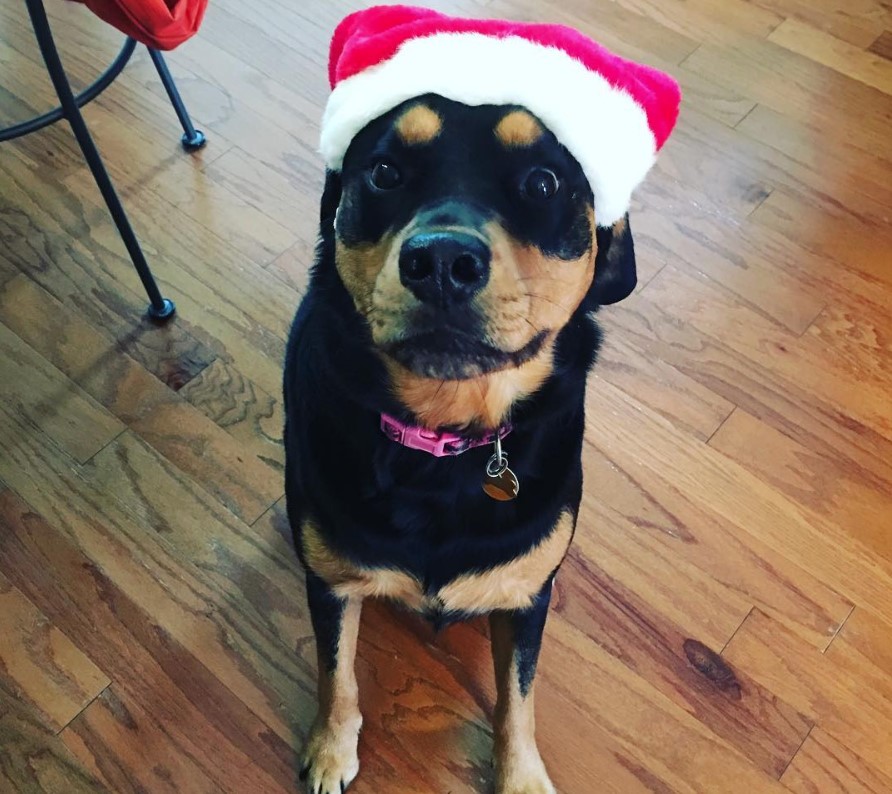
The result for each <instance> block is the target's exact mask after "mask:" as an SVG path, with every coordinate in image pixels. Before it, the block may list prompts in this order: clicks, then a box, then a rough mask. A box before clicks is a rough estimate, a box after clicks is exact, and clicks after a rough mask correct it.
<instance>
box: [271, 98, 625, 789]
mask: <svg viewBox="0 0 892 794" xmlns="http://www.w3.org/2000/svg"><path fill="white" fill-rule="evenodd" d="M595 213H596V208H595V207H594V204H593V196H592V191H591V189H590V188H589V186H588V182H587V181H586V178H585V175H584V174H583V173H582V170H581V168H580V166H579V164H578V163H577V162H576V161H575V160H574V159H573V157H572V156H571V155H570V154H569V152H568V151H567V150H566V149H565V148H564V147H563V146H562V145H561V144H560V143H559V142H558V140H557V139H556V138H555V136H554V135H553V134H552V133H551V132H550V131H549V130H548V129H547V128H546V127H545V126H544V124H543V123H542V122H541V121H540V120H539V119H537V118H536V117H535V116H534V115H533V114H532V113H530V112H529V111H528V110H526V109H525V108H523V107H517V106H476V107H470V106H467V105H464V104H461V103H459V102H455V101H451V100H447V99H444V98H443V97H440V96H436V95H428V96H422V97H419V98H415V99H412V100H410V101H407V102H404V103H402V104H401V105H399V106H398V107H396V108H395V109H394V110H392V111H391V112H389V113H387V114H386V115H384V116H382V117H380V118H378V119H377V120H375V121H374V122H373V123H372V124H370V125H369V126H368V127H366V128H365V129H364V130H363V131H362V132H361V133H360V134H359V135H358V136H357V137H356V138H355V140H354V141H353V143H352V144H351V146H350V148H349V150H348V152H347V155H346V157H345V160H344V165H343V169H342V171H341V172H340V174H336V173H333V172H329V173H328V174H327V177H326V182H325V188H324V192H323V196H322V202H321V212H320V231H319V239H320V242H319V245H318V251H317V256H316V262H315V265H314V267H313V270H312V274H311V278H310V284H309V288H308V291H307V293H306V295H305V297H304V299H303V301H302V303H301V305H300V308H299V310H298V313H297V316H296V318H295V321H294V325H293V328H292V331H291V335H290V340H289V344H288V352H287V363H286V368H285V405H286V430H285V444H286V452H287V472H286V483H287V504H288V514H289V519H290V522H291V526H292V528H293V529H294V535H295V544H296V548H297V550H298V554H299V556H300V559H301V561H302V563H303V565H304V567H305V569H306V576H307V598H308V603H309V608H310V612H311V616H312V622H313V628H314V631H315V634H316V638H317V643H318V658H319V700H320V702H319V715H318V717H317V719H316V722H315V723H314V725H313V727H312V731H311V734H310V739H309V741H308V743H307V747H306V750H305V755H304V759H303V763H304V771H305V773H306V775H307V776H308V778H309V781H310V790H311V791H314V792H316V791H320V792H325V793H326V794H327V793H328V792H339V791H341V789H342V787H345V786H346V785H347V784H348V783H349V782H350V781H351V780H352V779H353V777H354V776H355V775H356V773H357V771H358V759H357V750H356V748H357V737H358V733H359V728H360V724H361V717H360V714H359V710H358V707H357V686H356V681H355V678H354V675H353V670H352V668H353V657H354V652H355V649H356V635H357V630H358V624H359V613H360V607H361V604H362V600H363V599H364V598H367V597H384V598H388V599H393V600H395V601H398V602H400V603H401V604H403V605H405V606H408V607H409V608H411V609H413V610H418V611H420V612H422V613H424V614H425V615H427V616H429V617H430V618H431V619H432V620H434V621H435V622H436V623H438V624H443V623H445V622H448V621H453V620H459V619H463V618H467V617H470V616H476V615H481V614H488V615H489V620H490V625H491V634H492V645H493V654H494V659H495V668H496V672H497V677H498V705H497V707H496V726H495V736H496V747H495V754H496V758H495V761H496V769H497V778H498V783H497V790H498V791H499V792H504V793H505V794H519V793H520V792H549V791H553V788H552V787H551V783H550V782H549V781H548V776H547V774H546V771H545V767H544V765H543V763H542V761H541V759H540V756H539V753H538V750H537V749H536V744H535V738H534V735H533V717H532V713H531V712H532V690H533V680H534V676H535V672H536V663H537V658H538V654H539V646H540V642H541V638H542V631H543V628H544V626H545V618H546V613H547V611H548V606H549V600H550V596H551V588H552V582H553V581H554V576H555V573H556V572H557V570H558V568H559V567H560V564H561V561H562V560H563V558H564V555H565V554H566V552H567V549H568V548H569V546H570V543H571V541H572V538H573V533H574V531H575V526H576V518H577V513H578V508H579V503H580V499H581V494H582V464H581V451H582V438H583V431H584V402H585V383H586V376H587V373H588V371H589V369H590V367H591V366H592V364H593V363H594V361H595V357H596V353H597V349H598V344H599V338H600V334H599V331H598V328H597V326H596V324H595V322H594V321H593V319H592V314H593V313H594V312H595V311H596V310H597V309H598V307H599V306H601V305H603V304H606V303H613V302H616V301H618V300H620V299H622V298H623V297H625V296H627V295H628V294H629V293H630V292H631V291H632V289H633V288H634V285H635V282H636V275H635V274H636V269H635V253H634V245H633V240H632V232H631V228H630V226H629V221H628V217H625V218H623V219H622V220H620V221H618V222H617V223H616V224H615V225H614V226H612V227H610V228H602V227H599V226H598V225H597V223H596V217H595ZM382 415H384V416H388V417H391V416H392V417H404V418H406V421H407V422H408V421H411V422H416V423H422V424H423V425H424V426H426V427H432V428H449V429H450V430H452V431H455V432H456V434H462V435H463V436H464V437H466V438H476V437H479V436H484V435H485V434H486V433H487V432H489V431H492V429H493V428H498V427H500V426H501V425H503V423H504V422H505V421H506V418H507V417H510V422H511V433H510V434H509V435H507V436H506V437H505V439H504V445H505V447H506V449H508V448H510V466H511V471H513V473H514V474H515V476H516V479H517V481H518V484H519V487H518V493H517V496H516V498H514V499H512V500H511V501H502V500H499V499H493V498H491V497H490V496H488V495H487V493H486V492H485V491H484V490H483V488H482V486H481V481H483V480H485V479H488V476H487V474H486V472H485V469H486V464H487V462H488V460H489V458H490V455H489V451H490V450H489V447H486V448H482V449H469V450H468V451H467V452H465V453H463V454H461V455H457V456H455V457H451V458H449V459H439V458H436V457H433V456H430V455H426V454H425V453H424V452H421V451H417V450H414V449H409V448H406V447H404V446H402V445H399V444H396V443H394V442H393V441H392V440H391V438H389V437H388V435H387V434H386V433H384V432H382V430H381V427H380V417H381V416H382Z"/></svg>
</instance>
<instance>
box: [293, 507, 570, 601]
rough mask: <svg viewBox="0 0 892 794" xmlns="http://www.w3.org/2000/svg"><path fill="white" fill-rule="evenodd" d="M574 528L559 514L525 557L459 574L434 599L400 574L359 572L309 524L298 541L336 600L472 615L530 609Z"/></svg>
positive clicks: (381, 570)
mask: <svg viewBox="0 0 892 794" xmlns="http://www.w3.org/2000/svg"><path fill="white" fill-rule="evenodd" d="M573 529H574V520H573V516H572V514H571V513H570V512H569V511H564V512H563V513H561V515H560V518H558V520H557V522H556V523H555V525H554V529H552V531H551V533H550V534H549V535H548V536H547V537H546V538H545V539H544V540H543V541H542V542H541V543H539V545H538V546H534V547H533V548H532V549H530V550H529V551H528V552H527V553H526V554H524V555H522V556H520V557H517V558H516V559H514V560H510V561H509V562H506V563H503V564H502V565H499V566H496V567H495V568H491V569H490V570H487V571H482V572H479V573H467V574H463V575H462V576H459V577H458V578H457V579H453V580H452V581H451V582H449V583H448V584H447V585H445V586H444V587H442V588H440V590H439V591H438V592H437V593H436V594H435V595H427V594H425V592H424V590H423V588H422V585H421V582H419V581H418V579H416V578H415V577H414V576H411V575H410V574H407V573H405V572H404V571H399V570H396V569H392V568H363V567H362V566H359V565H355V564H354V563H352V562H350V561H348V560H345V559H343V558H342V557H339V556H338V555H337V554H335V553H334V552H333V551H332V550H331V549H330V548H329V547H328V546H327V545H326V544H325V542H324V540H323V539H322V536H321V535H320V533H319V531H318V529H317V528H316V527H315V526H314V525H313V524H312V523H311V522H307V523H306V524H304V527H303V534H302V543H303V551H304V556H305V558H306V560H307V565H309V567H310V568H311V569H312V570H313V572H314V573H315V574H316V575H317V576H319V577H321V578H322V579H323V580H324V581H326V582H327V583H328V584H329V585H330V586H331V587H332V589H333V590H334V591H335V592H336V593H337V594H338V595H339V596H341V597H347V596H354V597H359V598H373V597H378V598H391V599H393V600H395V601H399V602H401V603H403V604H405V605H406V606H407V607H409V608H410V609H415V610H419V611H426V610H446V611H455V612H466V613H476V612H491V611H493V610H496V609H523V608H525V607H528V606H530V604H531V603H532V600H533V598H534V597H535V596H536V594H537V593H538V592H539V590H540V589H541V587H542V585H543V584H544V582H545V580H546V579H547V578H548V576H549V574H551V572H552V571H553V570H554V569H555V568H557V567H558V565H560V563H561V561H562V560H563V559H564V555H565V554H566V553H567V549H568V548H569V546H570V541H571V540H572V539H573Z"/></svg>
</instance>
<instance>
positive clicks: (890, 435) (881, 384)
mask: <svg viewBox="0 0 892 794" xmlns="http://www.w3.org/2000/svg"><path fill="white" fill-rule="evenodd" d="M641 295H642V297H646V298H647V299H648V300H649V301H650V302H651V303H656V304H660V305H665V306H671V314H672V316H673V317H675V318H676V319H678V320H682V321H684V322H688V323H690V324H691V325H693V326H694V327H696V328H698V329H699V330H701V331H702V332H704V333H705V334H708V335H711V336H713V337H715V338H720V337H723V338H725V339H727V340H728V344H729V346H730V347H733V348H734V349H736V350H738V351H739V352H740V353H741V354H743V355H744V356H746V357H748V358H750V359H751V360H752V361H754V362H755V363H756V364H758V365H759V367H760V368H762V369H763V370H764V371H766V372H771V373H776V374H777V375H779V376H782V377H785V378H786V379H788V380H790V381H791V382H793V383H795V384H797V385H799V386H801V387H802V389H803V391H804V392H805V393H806V394H807V395H810V396H811V399H813V400H815V401H818V402H823V403H826V404H827V405H829V406H830V407H831V408H832V409H835V410H837V411H838V412H839V413H840V414H843V415H847V416H851V417H852V418H853V419H855V420H857V421H859V422H861V423H863V424H864V425H866V426H867V427H869V428H871V429H873V430H875V431H876V432H877V433H879V434H881V435H883V436H884V437H886V438H887V439H892V405H890V403H889V400H888V387H889V383H888V379H887V377H886V376H885V374H884V373H883V372H880V371H872V372H871V377H870V379H864V380H863V381H862V382H861V383H860V384H859V393H858V400H857V401H853V400H852V399H851V396H852V392H851V389H852V375H851V372H850V371H849V370H850V365H846V364H845V363H844V362H843V361H842V357H841V356H836V355H834V351H833V350H832V349H830V350H828V348H827V346H826V345H825V344H814V343H811V342H809V341H808V340H807V339H805V338H803V339H799V338H797V337H795V336H793V335H791V334H789V333H787V332H785V331H783V330H779V329H777V328H776V326H774V325H772V324H771V323H769V322H766V321H765V320H764V319H763V318H761V317H760V316H759V315H758V314H756V313H755V312H753V311H751V310H750V309H749V307H747V306H745V305H742V304H741V303H740V302H739V301H737V300H735V299H734V298H733V297H731V296H729V295H728V294H727V292H726V291H725V290H724V289H722V287H721V285H720V284H717V283H716V282H714V281H712V280H711V279H707V278H703V277H701V278H696V277H694V276H693V275H690V274H688V273H687V272H683V271H681V270H680V269H675V268H671V267H667V268H665V269H664V270H663V271H662V272H661V273H660V275H659V276H657V278H655V279H654V280H653V281H651V282H650V283H649V284H648V285H647V287H646V288H645V289H644V291H643V292H642V293H641Z"/></svg>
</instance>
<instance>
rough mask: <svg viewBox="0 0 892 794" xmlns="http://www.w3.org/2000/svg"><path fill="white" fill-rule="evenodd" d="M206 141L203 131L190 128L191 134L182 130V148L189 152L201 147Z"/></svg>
mask: <svg viewBox="0 0 892 794" xmlns="http://www.w3.org/2000/svg"><path fill="white" fill-rule="evenodd" d="M207 142H208V139H207V138H206V137H205V136H204V133H203V132H202V131H201V130H192V132H191V134H190V133H188V132H184V133H183V137H182V138H181V139H180V143H182V144H183V148H184V149H185V150H186V151H187V152H190V153H191V152H197V151H198V150H199V149H203V148H204V146H205V144H206V143H207Z"/></svg>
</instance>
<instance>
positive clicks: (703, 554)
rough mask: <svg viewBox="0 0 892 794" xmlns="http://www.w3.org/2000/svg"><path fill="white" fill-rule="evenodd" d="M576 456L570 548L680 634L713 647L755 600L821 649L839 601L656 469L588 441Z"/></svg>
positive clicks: (844, 608) (838, 615)
mask: <svg viewBox="0 0 892 794" xmlns="http://www.w3.org/2000/svg"><path fill="white" fill-rule="evenodd" d="M590 405H593V408H594V410H596V411H598V412H600V411H602V410H603V407H602V406H600V405H599V403H598V401H597V399H594V400H593V401H590ZM590 410H591V409H590ZM584 462H585V475H586V492H585V495H584V496H583V504H582V509H581V511H580V522H579V529H578V531H577V538H576V541H575V543H576V548H578V550H579V552H580V553H582V554H584V555H586V556H587V557H588V558H589V559H591V560H596V561H597V563H598V565H599V566H600V567H602V568H603V569H604V570H605V572H607V573H608V574H609V575H610V576H612V577H613V578H614V579H617V580H618V581H621V582H623V583H624V585H625V586H626V587H628V588H630V589H632V590H633V591H634V592H635V593H636V594H637V595H638V596H639V597H641V598H643V599H645V600H646V601H647V602H649V603H656V604H660V605H661V607H660V608H661V611H663V612H665V614H666V615H667V616H669V617H671V618H672V619H673V620H674V621H675V622H676V623H677V624H678V625H680V626H683V627H684V628H685V631H687V632H689V634H690V636H696V637H697V638H698V639H700V640H702V641H703V642H704V643H706V644H708V645H712V646H716V647H722V646H723V645H724V644H725V643H726V642H727V641H728V639H730V637H731V635H732V634H733V633H734V631H735V630H736V629H737V627H738V626H739V625H740V623H741V622H742V620H743V619H744V617H746V615H747V613H748V612H749V610H750V608H751V607H752V605H753V604H757V605H759V607H760V608H761V609H763V610H765V611H767V612H769V613H770V614H771V615H773V616H775V617H776V618H777V619H779V620H781V621H783V622H784V624H785V625H787V626H789V627H790V628H791V629H792V630H793V631H795V632H796V633H797V634H798V635H800V636H802V637H803V638H805V639H806V641H808V642H809V643H811V644H813V645H814V646H816V647H818V648H824V647H826V645H827V642H828V640H829V638H830V637H831V636H832V633H833V632H835V631H836V630H837V629H838V627H839V625H840V624H841V623H842V621H843V620H844V619H845V617H846V615H848V614H849V612H850V610H851V603H850V602H849V601H847V600H845V599H843V598H841V597H840V596H839V595H838V594H837V593H835V592H833V591H832V590H831V589H830V588H828V587H827V586H826V585H825V584H823V583H822V582H820V581H819V580H818V579H816V578H815V577H813V576H811V575H809V574H807V573H806V572H805V571H803V570H802V569H801V568H800V567H799V566H797V565H796V564H795V563H791V562H790V561H789V560H788V559H785V558H784V557H783V556H781V555H779V554H777V553H776V552H774V551H772V550H771V549H770V548H769V547H768V546H766V544H764V543H762V542H760V541H759V540H757V539H755V538H753V537H751V536H749V535H747V534H746V533H741V532H739V531H737V530H736V528H735V526H734V524H733V523H732V522H729V521H727V520H726V519H724V518H722V517H721V516H720V515H719V514H717V513H716V512H715V511H714V510H712V509H711V508H710V507H709V506H708V505H702V504H697V503H696V501H695V500H694V499H693V498H692V497H691V496H689V495H687V494H685V493H684V492H682V491H680V490H679V488H677V487H676V486H675V484H674V483H673V478H672V477H671V476H667V474H666V472H657V473H654V472H652V471H649V470H647V469H645V468H643V467H641V466H639V465H630V464H629V462H628V461H626V460H621V459H620V458H619V457H618V456H610V455H607V454H605V453H604V452H603V451H602V450H601V449H600V448H599V447H598V444H597V439H592V442H591V443H588V444H586V448H585V452H584Z"/></svg>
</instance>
